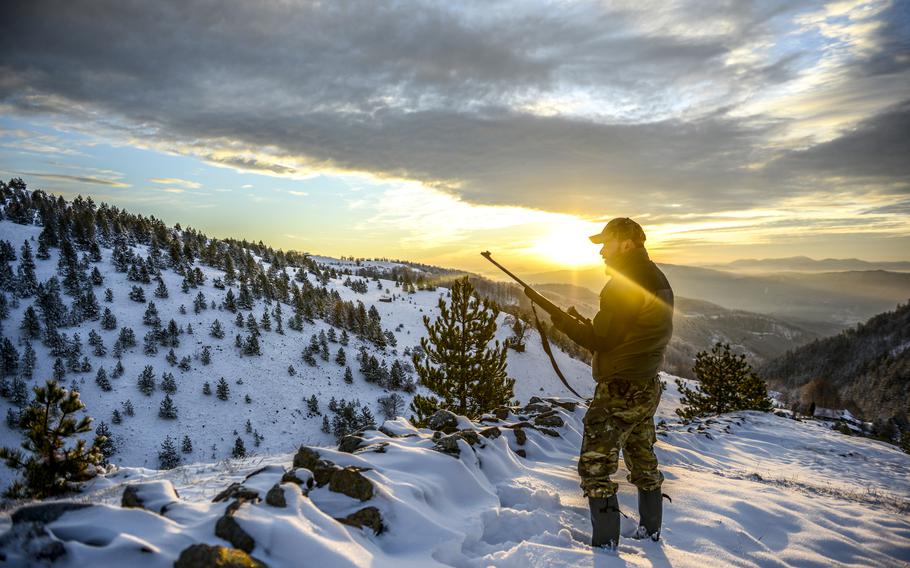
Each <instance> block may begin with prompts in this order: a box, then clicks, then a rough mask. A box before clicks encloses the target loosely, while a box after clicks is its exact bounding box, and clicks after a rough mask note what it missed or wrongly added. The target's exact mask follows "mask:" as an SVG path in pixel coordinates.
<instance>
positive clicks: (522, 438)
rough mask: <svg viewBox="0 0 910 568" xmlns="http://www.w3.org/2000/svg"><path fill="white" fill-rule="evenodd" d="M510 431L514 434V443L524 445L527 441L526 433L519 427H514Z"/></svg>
mask: <svg viewBox="0 0 910 568" xmlns="http://www.w3.org/2000/svg"><path fill="white" fill-rule="evenodd" d="M512 433H513V434H515V443H516V444H518V445H519V446H524V445H525V442H527V441H528V435H527V434H525V431H524V430H523V429H521V428H515V429H514V430H512Z"/></svg>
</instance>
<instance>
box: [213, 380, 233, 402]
mask: <svg viewBox="0 0 910 568" xmlns="http://www.w3.org/2000/svg"><path fill="white" fill-rule="evenodd" d="M216 390H217V392H218V395H217V396H218V398H220V399H221V400H227V399H228V397H230V396H231V387H229V386H228V384H227V381H226V380H224V377H221V378H220V379H218V387H217V389H216Z"/></svg>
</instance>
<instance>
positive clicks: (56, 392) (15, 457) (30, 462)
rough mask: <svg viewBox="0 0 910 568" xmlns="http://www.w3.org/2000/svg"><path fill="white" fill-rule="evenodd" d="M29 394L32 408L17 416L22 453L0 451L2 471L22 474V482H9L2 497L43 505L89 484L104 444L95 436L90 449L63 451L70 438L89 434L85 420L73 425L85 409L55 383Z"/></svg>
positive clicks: (81, 445) (78, 443)
mask: <svg viewBox="0 0 910 568" xmlns="http://www.w3.org/2000/svg"><path fill="white" fill-rule="evenodd" d="M34 392H35V404H33V405H30V406H28V407H27V408H26V409H25V410H24V411H23V412H22V416H21V418H20V421H19V425H20V427H21V428H22V430H23V431H24V433H25V441H24V442H23V443H22V447H23V448H24V449H25V450H26V452H27V453H23V452H22V451H21V450H18V449H12V448H0V459H3V460H4V461H5V462H6V465H7V467H9V468H12V469H17V470H23V473H24V480H22V481H19V480H17V481H14V482H13V483H12V484H11V485H10V487H9V489H7V491H6V493H5V494H6V496H7V497H13V498H15V497H35V498H39V499H42V498H45V497H50V496H54V495H60V494H62V493H65V492H67V491H71V490H75V489H76V486H75V485H74V484H75V483H76V482H80V481H85V480H87V479H89V478H91V477H92V476H93V475H94V471H93V470H92V467H91V466H93V465H100V464H101V461H102V460H103V457H102V454H101V449H100V447H101V444H102V443H103V442H104V440H103V439H102V438H101V437H100V436H95V439H94V441H93V443H92V445H91V446H87V445H86V442H85V440H81V439H80V440H77V441H76V444H75V445H74V446H71V447H69V448H67V440H68V439H69V438H73V437H76V436H77V435H78V434H82V433H85V432H89V431H91V424H92V419H91V418H90V417H89V416H83V417H82V419H81V420H79V421H78V422H77V421H76V419H75V418H74V415H76V414H77V413H79V412H80V411H82V410H83V409H85V404H83V403H82V401H81V400H80V399H79V393H77V392H73V391H67V390H66V389H64V388H62V387H60V386H59V385H58V384H57V382H56V381H47V383H46V384H45V386H44V387H35V388H34Z"/></svg>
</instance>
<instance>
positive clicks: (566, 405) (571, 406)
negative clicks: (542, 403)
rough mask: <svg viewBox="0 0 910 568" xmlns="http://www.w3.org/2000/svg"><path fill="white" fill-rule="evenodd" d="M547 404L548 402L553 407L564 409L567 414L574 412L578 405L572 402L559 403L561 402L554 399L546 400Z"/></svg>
mask: <svg viewBox="0 0 910 568" xmlns="http://www.w3.org/2000/svg"><path fill="white" fill-rule="evenodd" d="M547 402H549V403H550V404H553V405H555V406H558V407H560V408H564V409H566V410H568V411H569V412H575V409H576V408H578V403H577V402H572V401H561V400H556V399H555V398H548V399H547Z"/></svg>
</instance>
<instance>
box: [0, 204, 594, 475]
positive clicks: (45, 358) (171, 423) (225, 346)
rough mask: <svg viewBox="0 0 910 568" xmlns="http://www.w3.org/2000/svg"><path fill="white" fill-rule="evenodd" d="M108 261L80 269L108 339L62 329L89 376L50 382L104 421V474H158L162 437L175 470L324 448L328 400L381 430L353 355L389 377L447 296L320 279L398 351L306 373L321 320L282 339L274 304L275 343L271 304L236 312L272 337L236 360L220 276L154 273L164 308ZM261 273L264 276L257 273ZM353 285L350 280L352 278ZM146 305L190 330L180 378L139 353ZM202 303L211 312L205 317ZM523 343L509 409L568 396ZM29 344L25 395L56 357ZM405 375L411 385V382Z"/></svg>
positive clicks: (512, 361)
mask: <svg viewBox="0 0 910 568" xmlns="http://www.w3.org/2000/svg"><path fill="white" fill-rule="evenodd" d="M41 229H42V228H41V227H39V226H28V225H19V224H15V223H12V222H9V221H2V222H0V240H5V241H9V242H10V243H11V245H12V247H13V249H14V250H15V251H16V252H17V253H18V252H19V251H20V249H21V246H22V244H23V242H25V241H26V240H28V242H29V243H30V246H31V250H32V251H35V250H36V249H37V240H38V236H39V233H40V232H41ZM130 248H131V250H133V251H134V252H135V254H136V255H137V258H140V259H144V258H146V257H147V256H148V254H149V251H148V247H147V246H145V245H136V246H133V247H130ZM49 253H50V258H48V259H46V260H36V270H35V272H36V277H37V280H38V282H45V281H47V280H48V279H49V278H51V277H52V276H56V277H57V278H58V279H62V278H61V275H60V274H59V273H58V271H57V261H58V258H59V255H60V250H59V249H58V248H51V249H50V250H49ZM112 254H113V251H112V249H111V248H105V247H101V257H102V259H101V261H100V262H98V263H92V264H90V265H89V266H90V267H98V269H99V272H100V273H101V274H102V275H103V278H104V282H103V283H102V284H101V285H98V286H95V288H94V290H95V294H96V295H97V296H98V302H99V305H100V309H101V310H104V309H105V308H110V309H111V312H112V313H113V315H114V316H115V317H116V320H117V323H116V327H115V328H114V329H112V330H105V329H103V328H102V326H101V324H100V323H99V321H98V320H97V319H96V320H87V321H84V322H81V323H80V324H78V325H75V326H69V327H65V328H61V330H60V331H61V332H63V333H66V334H67V336H68V337H70V338H73V337H74V335H75V334H77V333H78V334H79V336H80V340H81V344H82V345H81V352H82V355H81V356H80V359H81V358H82V356H84V357H87V359H88V361H89V364H90V365H91V370H90V371H88V372H71V371H67V373H66V375H65V376H64V377H63V378H62V379H61V383H62V384H63V385H64V386H67V387H70V386H71V385H73V384H75V385H76V386H77V387H78V389H79V391H80V395H81V398H82V400H83V401H84V403H85V404H86V407H87V412H88V414H89V415H90V416H92V417H94V419H95V422H94V424H95V425H97V424H99V423H100V422H101V421H104V422H106V423H107V425H108V426H109V427H110V429H111V432H112V433H113V438H114V440H115V441H116V442H117V445H118V447H119V449H118V451H117V453H116V454H114V455H113V456H112V457H111V459H110V461H111V463H113V464H116V465H129V466H142V467H149V468H157V467H158V452H159V449H160V446H161V444H162V441H163V440H164V439H165V437H166V436H171V437H172V438H173V439H174V440H175V441H176V443H177V444H178V447H179V445H180V441H181V439H182V438H183V437H184V436H185V435H186V436H189V438H190V440H191V442H192V446H193V451H192V452H191V453H188V454H182V458H183V461H184V462H186V463H191V462H198V461H216V460H220V459H225V458H228V457H230V456H231V452H232V449H233V447H234V444H235V439H236V438H237V437H240V438H242V439H243V440H244V443H245V446H246V449H247V452H248V453H249V454H253V455H258V456H267V455H273V454H276V453H281V452H289V451H292V450H294V449H296V448H297V446H299V445H300V444H315V445H326V444H332V443H334V442H335V438H334V436H333V435H332V434H327V433H324V432H322V431H321V427H322V424H323V422H322V421H323V416H326V415H327V416H329V418H330V419H331V418H332V412H331V411H329V410H328V408H327V406H328V404H329V402H330V401H331V400H332V399H333V398H334V399H336V400H338V401H341V400H342V399H344V400H347V401H354V400H357V401H359V402H360V403H362V404H364V405H368V406H369V407H370V408H371V412H372V414H373V415H374V416H375V417H376V419H377V421H379V422H381V421H382V419H383V416H382V414H381V412H380V410H379V407H378V406H377V405H376V400H377V398H379V397H381V396H383V395H387V394H389V392H388V389H384V388H382V387H380V386H378V385H377V384H375V383H368V382H366V380H365V377H364V376H363V374H362V373H360V372H359V371H358V363H357V360H356V357H357V354H358V351H359V350H360V348H361V347H363V348H365V349H366V350H367V352H368V353H369V354H370V355H373V356H375V357H376V358H377V359H378V360H379V361H381V362H385V363H387V365H388V366H391V365H392V363H393V362H394V361H395V360H396V359H397V360H400V361H401V362H402V363H404V362H406V361H409V360H410V357H409V356H405V352H406V350H409V349H411V348H413V347H415V346H417V345H418V344H419V339H420V337H421V336H422V335H424V334H425V329H424V324H423V321H422V318H423V316H424V315H428V316H430V318H431V319H432V318H435V317H436V314H437V313H438V308H437V302H438V299H439V296H440V295H441V294H443V295H444V294H446V292H447V290H446V289H444V288H438V289H437V290H435V291H415V292H414V293H411V294H407V293H404V292H403V291H402V290H401V289H400V288H396V287H395V282H394V281H391V280H380V283H381V288H382V289H381V290H380V289H379V287H378V286H377V283H376V282H373V281H371V280H370V279H364V280H365V281H366V282H368V286H367V287H366V291H365V292H363V293H360V292H355V291H354V290H352V288H351V287H349V286H345V285H344V284H343V282H344V280H345V279H346V278H348V276H347V275H345V274H343V273H342V274H339V276H338V277H337V278H329V279H328V281H327V282H326V284H325V288H327V289H328V290H329V291H337V292H338V294H339V295H340V297H341V298H342V299H343V300H347V301H351V302H354V303H356V302H358V301H360V302H363V304H364V305H365V307H366V309H370V308H371V307H375V308H376V310H377V311H378V313H379V315H380V316H381V326H382V329H383V330H386V331H389V332H392V333H393V334H394V336H395V338H396V342H397V345H396V347H394V348H392V347H391V346H389V347H385V348H378V347H377V346H376V345H375V344H374V343H372V342H370V341H366V340H364V339H360V338H358V337H356V336H355V335H353V334H352V335H351V341H350V344H349V345H347V346H345V347H342V346H341V345H340V343H338V342H337V341H336V342H327V345H328V347H329V348H330V352H329V360H327V361H324V360H322V359H321V358H320V357H319V356H316V357H314V360H315V365H316V366H311V365H309V364H307V363H306V362H304V359H303V355H302V354H303V352H304V349H305V348H306V347H307V346H308V345H309V343H310V341H311V337H312V336H313V335H317V336H318V335H319V334H320V333H325V334H329V331H330V329H331V328H332V326H330V325H329V324H328V323H326V321H325V320H323V319H319V318H314V319H313V321H312V322H306V321H304V323H303V328H302V330H300V331H295V330H293V329H290V328H289V326H288V323H287V321H288V318H289V317H290V316H291V315H292V314H293V311H292V308H291V307H290V306H289V305H287V304H282V308H283V314H284V315H283V318H284V325H283V331H284V333H283V334H279V333H278V332H277V325H276V324H277V321H276V318H275V314H274V311H273V310H274V308H275V306H276V305H277V302H271V303H269V304H267V303H266V301H264V300H259V301H256V300H254V301H253V306H252V309H251V310H238V312H239V313H241V315H242V316H243V317H244V318H245V319H247V318H249V316H250V315H252V316H253V317H254V318H255V319H256V320H257V321H261V319H262V316H263V314H264V313H265V312H266V311H268V312H269V313H270V316H271V324H272V330H271V331H267V330H265V329H261V330H260V335H259V344H260V347H261V355H258V356H243V355H242V354H241V350H240V349H238V348H237V347H235V345H234V336H235V334H242V335H243V336H246V335H247V331H248V330H247V329H246V328H245V327H244V328H240V327H237V326H236V325H235V321H234V320H235V317H236V316H237V313H234V312H231V311H229V310H227V309H225V307H224V303H225V296H226V294H227V293H228V290H231V292H232V293H233V294H234V295H235V296H236V295H237V294H238V287H237V286H236V285H235V286H233V287H231V286H227V287H226V288H225V289H223V290H220V289H217V288H216V287H215V286H214V285H213V283H214V281H215V279H216V278H222V279H224V277H225V274H224V272H223V271H221V270H217V269H214V268H212V267H210V266H206V265H204V264H202V263H195V264H194V266H195V267H196V268H199V269H200V270H201V272H202V273H203V274H204V275H205V277H206V280H205V282H204V283H202V284H200V285H198V287H197V288H191V289H190V290H189V291H188V292H182V291H181V282H182V281H183V276H181V275H180V274H178V273H176V272H175V271H173V270H170V269H162V270H161V278H162V280H163V282H164V284H165V286H166V288H167V289H168V297H167V298H158V297H156V296H155V295H154V291H155V289H156V287H157V284H156V283H155V281H154V280H152V282H151V283H150V284H142V283H138V282H136V281H132V280H129V279H128V274H127V273H124V272H118V271H116V270H115V268H114V266H113V265H112ZM314 259H315V260H316V261H317V263H318V265H319V266H321V267H324V268H325V267H331V268H334V269H336V270H338V271H345V270H346V271H356V270H358V269H364V268H376V269H379V270H381V271H383V272H386V271H388V270H390V269H392V268H394V267H396V266H398V265H396V264H395V263H390V262H372V261H363V262H361V263H360V265H359V266H358V265H357V264H356V263H354V262H351V261H341V260H336V259H329V258H325V257H314ZM257 260H258V259H257ZM20 261H21V259H17V260H16V261H13V262H12V263H11V264H10V266H11V268H12V272H13V273H16V270H17V266H18V263H19V262H20ZM263 264H264V266H265V268H266V269H268V263H263ZM285 270H286V271H287V273H288V275H289V277H291V278H297V274H296V272H297V270H296V269H295V268H292V267H289V268H286V269H285ZM306 278H307V279H308V280H309V281H311V282H316V280H317V278H316V275H314V274H307V276H306ZM352 278H353V279H354V280H360V279H358V278H356V277H352ZM133 286H140V287H141V288H143V289H144V292H145V298H146V301H144V302H136V301H133V300H131V299H130V298H129V297H128V294H129V293H130V290H131V288H132V287H133ZM108 288H109V289H111V291H112V292H113V301H112V302H110V303H108V302H105V301H104V299H103V296H104V290H105V289H108ZM199 293H202V294H203V295H204V297H205V301H206V303H207V308H206V309H204V310H202V311H200V312H199V313H195V310H194V300H195V298H196V297H197V294H199ZM381 297H386V298H389V297H394V298H395V300H394V301H392V302H384V301H379V299H380V298H381ZM63 300H64V302H71V301H72V298H70V297H69V296H66V295H63ZM18 302H19V304H18V307H15V306H11V307H10V309H9V316H8V318H7V319H6V320H4V321H3V322H2V323H3V327H2V331H3V336H4V337H7V338H10V339H11V341H12V343H13V344H14V345H16V348H17V349H18V350H19V351H20V352H22V351H23V343H24V342H23V341H22V340H21V331H20V330H19V325H20V322H21V321H22V319H23V315H24V312H25V310H26V309H27V308H28V307H29V306H32V305H33V302H34V298H26V299H21V300H18ZM149 302H153V303H154V305H155V308H156V310H157V312H158V317H159V318H160V320H161V322H162V325H163V326H166V325H167V323H168V322H169V321H170V320H172V319H173V320H174V321H175V322H176V324H177V325H178V326H179V327H180V328H182V329H184V330H185V329H186V328H187V326H192V329H193V333H192V334H188V333H182V334H181V335H180V336H179V346H178V347H176V348H174V349H173V350H174V353H175V355H176V358H177V360H178V361H180V360H182V359H183V358H184V357H188V358H189V360H188V362H189V364H190V367H189V369H188V370H185V371H184V370H181V369H180V367H179V363H178V365H171V364H169V363H168V362H167V361H166V357H167V354H168V351H169V349H168V348H165V347H160V346H159V348H158V352H157V354H154V355H147V354H146V353H144V351H143V336H144V334H146V333H147V332H148V330H149V329H150V326H148V325H145V324H144V323H143V316H144V313H145V311H146V309H147V306H148V303H149ZM212 304H214V306H215V307H214V308H213V307H212ZM181 306H184V308H185V311H186V313H185V314H182V313H180V308H181ZM504 318H505V316H503V315H501V316H500V320H499V321H500V330H499V332H498V339H499V340H501V341H502V340H504V339H506V338H507V337H509V336H510V335H511V332H510V331H509V329H508V326H506V325H503V321H504ZM216 319H217V320H218V321H219V322H220V324H221V326H222V328H223V330H224V337H223V338H222V339H218V338H215V337H212V335H211V334H210V328H211V326H212V323H213V322H214V321H215V320H216ZM124 327H129V328H131V329H132V330H133V331H134V334H135V337H136V343H137V344H136V346H135V347H132V348H129V349H127V350H126V351H125V352H124V353H123V356H122V365H123V369H124V372H123V374H122V376H120V377H119V378H113V370H114V367H115V364H116V362H117V359H116V358H115V357H114V356H113V354H112V351H113V347H114V344H115V342H116V340H117V338H118V334H119V330H120V329H122V328H124ZM91 331H95V332H97V333H98V334H99V335H100V337H101V338H102V340H103V343H104V345H105V347H106V349H107V353H106V354H105V355H104V356H101V357H98V356H95V355H94V354H93V348H92V347H91V346H89V345H88V343H87V340H88V338H89V334H90V332H91ZM335 331H336V332H338V334H340V333H341V331H342V330H341V329H335ZM528 335H529V336H528V338H527V341H526V345H527V348H526V351H525V352H524V353H517V352H516V351H514V350H510V351H509V356H508V373H509V376H510V377H513V378H515V379H516V385H515V396H516V398H517V399H518V400H520V401H527V400H528V398H529V397H530V396H533V395H548V396H565V395H568V394H569V393H568V391H567V390H566V389H565V388H564V387H563V385H562V384H561V383H560V382H559V380H558V379H557V378H556V376H555V375H554V374H553V371H552V370H551V368H550V363H549V360H548V359H547V356H546V355H545V354H544V352H543V350H542V348H541V346H540V342H539V338H538V337H537V335H536V332H534V331H529V332H528ZM329 337H331V335H329ZM31 344H32V346H33V348H34V349H35V352H36V355H37V363H36V365H35V369H34V372H33V377H34V378H32V379H31V380H28V381H26V385H27V387H28V389H29V391H30V389H31V387H32V386H33V385H36V384H38V385H41V384H44V380H45V379H47V378H50V377H51V376H52V372H53V365H54V361H55V357H54V356H52V355H51V354H50V352H49V349H48V347H47V346H45V345H44V344H43V343H42V341H38V340H35V341H32V342H31ZM204 346H209V347H210V350H211V363H210V364H208V365H205V364H203V362H202V360H201V355H202V350H203V348H204ZM339 349H344V351H345V354H346V365H347V366H349V367H350V368H351V369H352V372H353V377H354V380H353V382H352V383H351V384H348V383H346V382H345V381H344V380H343V377H344V372H345V366H344V365H339V364H337V363H336V362H335V357H336V355H337V351H338V350H339ZM555 352H556V357H557V360H558V361H559V364H560V367H561V368H562V370H563V372H564V373H565V375H566V377H567V378H568V380H569V382H570V383H571V384H573V386H574V387H575V389H576V390H578V391H579V392H581V393H582V394H586V393H588V394H589V393H591V392H592V386H593V385H592V382H591V378H590V367H588V366H586V365H584V364H583V363H581V362H579V361H576V360H573V359H571V358H569V357H568V356H566V355H565V354H564V353H562V352H560V351H559V350H558V349H557V350H555ZM64 359H65V358H64ZM146 365H151V366H152V367H153V370H154V373H155V375H154V380H155V383H156V385H157V386H156V388H155V390H154V392H152V393H151V395H149V396H146V395H144V394H142V393H141V392H140V391H139V389H138V387H137V379H138V377H139V375H140V374H141V373H142V372H143V370H144V369H145V367H146ZM289 366H293V367H294V368H295V375H293V376H291V375H290V374H289V372H288V367H289ZM99 367H104V368H105V370H106V372H107V375H108V377H110V379H109V382H110V385H111V389H112V390H110V391H107V392H106V391H103V390H102V389H101V388H99V386H98V385H97V384H96V381H95V378H96V373H97V371H98V369H99ZM164 373H171V374H172V375H173V376H174V379H175V382H176V386H177V390H176V392H175V393H174V394H172V395H171V398H172V400H173V402H174V404H175V406H176V408H177V417H176V419H172V420H169V419H163V418H160V417H159V407H160V404H161V402H162V399H163V398H164V396H165V393H164V392H163V391H162V389H161V388H160V383H161V381H162V379H163V377H164ZM411 376H412V377H413V374H411ZM221 377H224V379H225V381H226V382H227V384H228V386H229V389H230V394H229V397H228V399H227V400H219V398H217V396H216V394H215V393H214V392H213V394H211V395H204V394H203V385H204V383H206V382H208V383H209V384H210V385H211V388H212V390H213V391H215V389H216V384H217V382H218V381H219V379H220V378H221ZM73 381H75V383H73ZM399 394H400V395H401V396H402V397H403V398H404V408H405V410H404V412H403V414H405V415H409V412H408V410H407V405H408V403H409V401H410V398H411V396H412V395H409V394H408V393H406V392H399ZM247 395H248V396H249V397H250V402H249V403H247V402H245V397H246V396H247ZM313 395H315V396H316V398H317V399H318V402H319V412H320V413H321V414H319V415H314V414H313V413H311V412H310V411H309V409H308V406H307V399H308V398H310V397H311V396H313ZM127 400H129V401H130V402H131V404H132V407H133V409H134V416H126V415H125V414H124V412H123V403H124V402H125V401H127ZM10 408H13V404H12V402H11V401H10V400H9V399H5V398H4V399H0V416H5V415H6V414H7V412H8V410H9V409H10ZM114 410H118V411H119V412H120V413H121V414H122V420H123V421H122V423H121V424H112V422H111V417H112V413H113V411H114ZM247 420H249V421H250V426H251V428H252V430H253V432H247V431H246V421H247ZM254 433H255V434H258V436H261V443H260V444H259V445H258V446H256V445H255V439H256V436H255V435H254ZM20 439H21V435H20V433H19V432H18V431H16V430H13V429H11V428H9V427H7V426H5V425H0V445H3V446H10V447H18V445H19V441H20ZM12 474H13V473H12V472H10V471H9V470H8V469H6V468H5V467H4V466H0V485H2V486H3V487H5V486H7V485H8V483H9V482H10V480H11V479H12Z"/></svg>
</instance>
